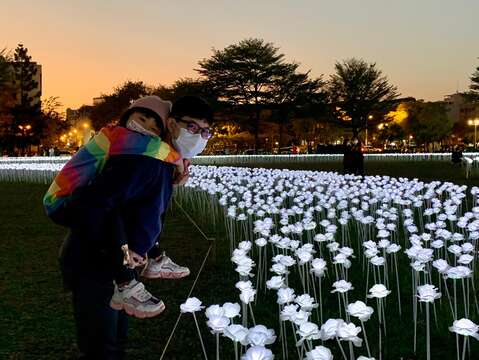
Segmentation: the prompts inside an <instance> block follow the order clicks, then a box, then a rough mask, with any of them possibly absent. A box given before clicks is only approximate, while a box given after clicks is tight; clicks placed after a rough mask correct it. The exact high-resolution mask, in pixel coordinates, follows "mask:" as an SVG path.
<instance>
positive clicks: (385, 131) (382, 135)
mask: <svg viewBox="0 0 479 360" xmlns="http://www.w3.org/2000/svg"><path fill="white" fill-rule="evenodd" d="M405 136H406V133H405V131H404V129H403V128H402V126H401V125H399V124H397V123H394V122H391V123H388V124H385V125H384V126H383V127H382V128H381V129H380V131H379V134H378V140H379V141H381V142H383V143H388V142H393V141H398V140H403V139H404V137H405Z"/></svg>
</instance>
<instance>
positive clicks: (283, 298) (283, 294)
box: [277, 288, 295, 305]
mask: <svg viewBox="0 0 479 360" xmlns="http://www.w3.org/2000/svg"><path fill="white" fill-rule="evenodd" d="M277 294H278V301H277V302H278V304H280V305H284V304H288V303H291V302H293V301H294V298H295V295H294V290H293V289H291V288H281V289H278V292H277Z"/></svg>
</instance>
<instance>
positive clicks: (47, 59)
mask: <svg viewBox="0 0 479 360" xmlns="http://www.w3.org/2000/svg"><path fill="white" fill-rule="evenodd" d="M478 14H479V1H477V0H455V1H451V0H448V1H443V0H416V1H413V0H396V1H390V0H336V1H322V0H316V1H313V0H311V1H306V0H296V1H282V0H263V1H261V0H257V1H246V0H234V1H233V0H232V1H217V0H203V1H193V0H182V1H171V0H170V1H162V0H161V1H160V0H136V1H126V0H101V1H100V0H97V1H92V0H36V1H34V0H23V1H18V0H1V2H0V34H1V35H0V49H1V48H4V47H6V48H7V49H14V48H15V47H16V45H17V44H18V43H23V44H24V45H25V46H26V47H27V48H28V49H29V52H30V55H32V57H33V59H34V60H35V61H37V62H39V63H40V64H42V66H43V96H44V97H48V96H59V97H60V101H61V102H62V103H63V104H64V106H65V107H78V106H80V105H82V104H91V102H92V98H93V97H96V96H99V95H100V94H101V93H108V92H110V91H111V90H112V89H113V88H114V87H115V86H117V85H120V84H121V83H122V82H124V81H125V80H143V81H144V82H145V83H147V84H151V85H158V84H160V83H161V84H164V85H169V84H171V83H172V82H174V81H175V80H177V79H178V78H181V77H194V76H196V72H195V71H194V68H196V67H197V63H198V60H200V59H202V58H205V57H209V56H210V55H211V49H212V48H216V49H222V48H224V47H225V46H228V45H230V44H232V43H236V42H238V41H240V40H242V39H244V38H248V37H258V38H263V39H264V40H266V41H268V42H272V43H274V44H275V45H276V46H278V47H280V49H281V52H283V53H284V54H285V55H286V59H287V60H295V61H297V62H300V63H301V64H302V66H301V69H302V70H308V69H311V71H312V75H314V76H319V75H321V74H324V78H327V77H328V76H329V74H331V73H332V72H333V69H334V63H335V61H337V60H343V59H346V58H350V57H360V58H364V59H365V60H367V61H371V62H376V63H377V65H378V67H379V68H380V69H381V70H383V72H384V74H386V75H387V76H388V77H389V79H390V81H391V83H393V84H395V85H397V86H398V88H399V91H400V92H401V94H402V95H403V96H414V97H416V98H419V99H425V100H441V99H443V97H444V95H446V94H450V93H453V92H455V91H456V89H459V91H461V90H465V89H466V88H467V87H468V85H469V77H470V75H471V73H472V72H473V71H474V69H475V68H476V67H477V66H478V65H479V60H478V59H477V57H479V47H478V46H479V25H478V19H477V15H478Z"/></svg>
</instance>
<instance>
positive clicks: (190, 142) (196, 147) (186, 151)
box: [172, 128, 208, 159]
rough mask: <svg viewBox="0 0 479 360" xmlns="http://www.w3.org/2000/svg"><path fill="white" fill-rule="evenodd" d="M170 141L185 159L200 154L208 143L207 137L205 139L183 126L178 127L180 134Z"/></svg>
mask: <svg viewBox="0 0 479 360" xmlns="http://www.w3.org/2000/svg"><path fill="white" fill-rule="evenodd" d="M172 141H173V146H174V147H175V148H176V150H178V151H179V153H180V154H181V156H182V157H183V158H186V159H191V158H192V157H195V156H196V155H198V154H200V153H201V152H202V151H203V150H204V149H205V147H206V144H207V143H208V139H205V138H204V137H203V136H202V135H201V134H199V133H198V134H193V133H191V132H190V131H188V130H187V129H185V128H180V134H179V135H178V137H177V138H176V139H173V140H172Z"/></svg>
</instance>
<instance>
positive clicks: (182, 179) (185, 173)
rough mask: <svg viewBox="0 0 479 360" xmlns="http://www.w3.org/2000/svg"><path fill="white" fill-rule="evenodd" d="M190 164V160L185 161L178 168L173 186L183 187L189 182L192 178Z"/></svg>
mask: <svg viewBox="0 0 479 360" xmlns="http://www.w3.org/2000/svg"><path fill="white" fill-rule="evenodd" d="M190 164H191V161H190V160H188V159H183V161H182V163H181V164H179V165H178V166H177V167H176V169H175V175H174V180H173V185H176V186H181V185H184V184H185V183H186V182H187V181H188V179H189V177H190V171H189V166H190Z"/></svg>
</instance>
